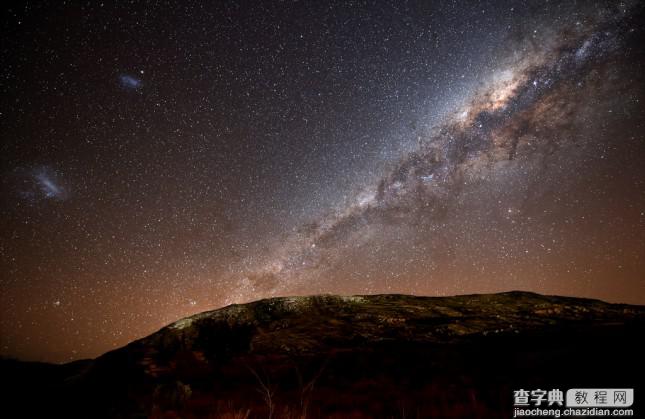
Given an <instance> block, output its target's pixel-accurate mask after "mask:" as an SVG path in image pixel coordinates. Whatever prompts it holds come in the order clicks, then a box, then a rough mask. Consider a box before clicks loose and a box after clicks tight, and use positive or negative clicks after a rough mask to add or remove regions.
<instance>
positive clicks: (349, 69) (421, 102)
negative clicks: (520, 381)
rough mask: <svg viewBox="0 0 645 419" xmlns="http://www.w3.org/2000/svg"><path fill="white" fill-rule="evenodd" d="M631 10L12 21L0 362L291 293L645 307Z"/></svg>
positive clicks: (326, 6)
mask: <svg viewBox="0 0 645 419" xmlns="http://www.w3.org/2000/svg"><path fill="white" fill-rule="evenodd" d="M642 18H643V10H642V6H641V5H639V4H638V3H637V2H634V3H632V2H624V3H609V4H605V3H602V2H593V3H592V2H584V3H581V4H574V3H573V2H539V3H533V2H510V1H509V2H506V1H491V2H456V1H455V2H453V1H440V2H401V1H391V2H389V1H383V2H360V1H359V2H338V3H337V2H248V3H245V2H242V3H237V2H236V3H230V4H207V3H204V4H202V3H197V2H180V3H178V4H154V5H152V4H148V3H145V2H134V3H132V4H127V5H126V4H119V5H112V4H107V2H106V3H90V4H85V5H76V4H66V3H58V2H52V3H51V4H41V5H33V4H27V5H21V6H16V7H11V8H9V9H8V13H6V14H5V17H4V18H3V19H4V21H3V32H4V33H3V36H2V39H3V44H2V47H1V48H2V50H1V54H2V62H3V66H2V69H1V70H0V74H1V78H0V92H2V96H3V98H4V100H3V101H2V102H1V103H2V104H1V105H0V121H2V124H1V126H2V128H1V131H0V132H1V135H2V149H1V153H0V154H1V159H2V195H3V200H2V205H1V206H0V211H1V214H2V242H1V246H0V257H1V259H0V262H1V264H2V276H1V278H0V286H1V287H2V294H1V295H0V353H1V354H2V355H3V356H14V357H19V358H22V359H33V360H45V361H54V362H64V361H69V360H73V359H79V358H83V357H90V356H96V355H98V354H101V353H103V352H105V351H108V350H110V349H113V348H115V347H118V346H121V345H124V344H126V343H128V342H129V341H131V340H133V339H136V338H138V337H141V336H144V335H146V334H148V333H151V332H153V331H155V330H157V329H158V328H160V327H162V326H164V325H166V324H168V323H171V322H173V321H175V320H177V319H178V318H181V317H183V316H187V315H190V314H194V313H197V312H200V311H204V310H209V309H213V308H217V307H221V306H224V305H227V304H231V303H241V302H246V301H251V300H256V299H259V298H266V297H271V296H278V295H297V294H314V293H339V294H356V293H406V294H419V295H451V294H464V293H487V292H499V291H507V290H516V289H521V290H529V291H535V292H539V293H545V294H563V295H574V296H581V297H591V298H600V299H604V300H608V301H612V302H627V303H637V304H645V275H644V272H645V164H644V162H645V138H644V137H643V132H645V130H644V129H643V128H644V122H645V118H644V114H643V110H644V107H643V100H644V98H643V91H645V89H643V87H644V82H645V78H644V76H643V74H645V72H644V70H645V68H644V64H645V60H644V58H645V56H644V49H643V45H645V44H644V43H643V42H642V40H643V33H642V31H643V29H642V24H641V22H642Z"/></svg>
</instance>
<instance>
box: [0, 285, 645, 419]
mask: <svg viewBox="0 0 645 419" xmlns="http://www.w3.org/2000/svg"><path fill="white" fill-rule="evenodd" d="M644 332H645V307H641V306H628V305H617V304H607V303H603V302H600V301H596V300H586V299H577V298H565V297H551V296H542V295H537V294H531V293H524V292H510V293H503V294H494V295H469V296H458V297H447V298H429V297H413V296H406V295H377V296H356V297H337V296H315V297H292V298H274V299H268V300H262V301H258V302H254V303H250V304H244V305H232V306H229V307H226V308H223V309H220V310H214V311H210V312H205V313H201V314H198V315H195V316H192V317H189V318H186V319H182V320H179V321H177V322H176V323H174V324H171V325H169V326H167V327H165V328H163V329H161V330H160V331H158V332H157V333H154V334H152V335H150V336H148V337H146V338H143V339H140V340H137V341H135V342H132V343H131V344H129V345H128V346H126V347H124V348H121V349H117V350H115V351H112V352H109V353H106V354H105V355H102V356H100V357H98V358H96V359H94V360H88V361H77V362H75V363H71V364H66V365H49V364H38V363H24V362H18V361H11V360H4V361H2V363H1V365H2V369H1V371H0V372H1V381H2V389H0V391H1V394H2V405H3V410H4V411H5V412H6V411H8V412H16V413H15V416H11V417H88V418H95V417H96V418H99V417H128V418H129V417H155V418H179V417H181V418H196V417H212V418H267V417H274V418H304V417H307V418H318V417H338V418H341V417H343V418H345V417H353V418H363V417H384V418H385V417H391V418H417V417H419V418H421V417H423V418H426V417H442V418H447V417H491V418H499V417H511V415H512V410H513V390H517V389H520V388H523V389H529V390H530V389H538V388H540V389H548V390H550V389H553V388H559V389H561V390H562V391H566V389H567V388H574V387H577V388H580V387H588V388H594V387H595V388H598V387H600V388H603V387H604V388H611V387H618V388H625V387H635V388H636V390H635V400H636V401H635V404H634V406H633V408H634V410H635V415H636V417H638V415H639V412H640V414H645V407H643V408H642V409H641V408H640V406H642V405H643V403H642V397H641V395H643V394H645V393H642V392H641V391H639V390H641V389H642V387H643V385H642V384H643V382H644V379H643V377H644V375H643V373H644V368H643V366H644V364H645V362H644V360H643V357H644V355H643V354H645V339H643V336H644V335H645V333H644ZM639 399H640V400H639ZM639 402H640V403H639ZM3 416H4V415H3ZM7 417H9V416H7Z"/></svg>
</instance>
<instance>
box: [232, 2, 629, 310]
mask: <svg viewBox="0 0 645 419" xmlns="http://www.w3.org/2000/svg"><path fill="white" fill-rule="evenodd" d="M622 19H626V17H625V13H624V11H623V13H620V12H618V13H616V14H613V15H605V16H602V17H601V18H599V20H600V21H598V22H594V24H592V25H589V24H587V25H584V26H582V27H581V26H580V24H579V23H578V25H575V24H574V22H571V21H567V22H564V23H563V24H562V26H563V27H567V29H562V28H558V27H556V28H549V30H550V31H549V33H548V35H547V37H545V38H543V37H539V38H540V39H537V40H536V39H535V38H536V37H535V36H531V37H529V39H524V40H521V41H520V42H518V43H516V44H514V46H513V48H514V49H515V51H521V53H518V54H516V57H514V58H513V59H511V60H509V62H506V63H503V64H502V65H501V66H500V68H499V70H498V72H499V74H501V76H498V77H493V78H492V80H488V81H486V83H485V85H484V86H482V87H481V88H480V89H479V90H478V91H476V92H474V95H473V98H472V99H470V100H469V101H468V102H467V103H466V105H465V106H464V107H463V108H460V109H456V110H455V111H454V112H453V114H452V115H449V117H448V118H446V120H445V121H444V122H443V123H442V124H440V125H439V126H438V127H436V128H434V129H433V131H432V132H430V133H429V134H427V135H426V136H424V137H423V138H422V139H421V141H420V142H419V145H418V148H417V149H416V150H414V151H413V152H410V153H409V154H408V155H406V156H405V157H403V158H402V159H401V160H400V161H399V162H398V163H397V164H395V165H394V167H393V168H392V169H391V170H390V171H389V172H387V173H386V175H385V176H384V177H382V178H381V179H379V180H378V181H377V182H375V184H373V185H368V186H367V187H366V188H365V190H363V191H361V193H359V194H357V195H356V196H354V197H353V199H352V200H351V202H350V204H349V205H346V206H342V207H340V208H338V209H336V210H335V211H334V212H333V213H332V214H331V215H330V216H328V217H326V218H323V219H320V220H316V221H315V222H314V223H312V224H310V225H307V226H304V227H303V229H301V230H299V231H297V232H296V233H295V234H293V235H290V237H289V239H288V240H287V243H286V244H285V245H282V246H280V245H278V246H277V247H278V249H279V250H278V251H277V253H276V254H273V253H272V254H271V255H270V256H269V258H268V262H264V264H261V266H260V268H258V269H257V270H251V273H249V274H244V273H245V272H244V269H241V272H242V273H243V277H242V279H241V280H240V286H239V287H238V288H237V292H236V293H235V294H234V295H235V298H234V299H233V300H232V301H236V300H239V299H242V300H252V299H254V298H255V296H256V295H257V294H258V292H260V293H262V294H268V295H284V294H285V293H287V294H289V293H293V292H301V293H305V294H306V293H308V292H310V291H309V290H310V289H311V288H312V286H313V287H314V289H316V288H319V289H320V290H321V291H324V290H325V289H328V287H329V282H333V281H335V280H336V278H337V277H338V276H339V275H346V274H342V273H338V272H335V270H336V269H337V266H338V265H341V266H342V268H341V269H339V270H340V272H343V269H350V271H352V270H354V272H352V273H353V275H354V276H356V277H358V280H356V279H354V280H352V282H351V285H349V286H348V289H350V290H353V291H354V290H355V292H375V290H376V291H378V292H388V291H391V290H396V291H397V292H406V290H409V289H410V285H409V282H410V281H411V280H412V281H413V282H414V287H412V289H413V290H419V289H427V290H428V291H426V292H428V293H432V292H433V290H434V291H435V292H436V290H443V289H448V290H451V289H452V287H450V286H446V285H445V280H443V281H442V280H441V278H436V279H435V276H437V275H436V274H433V273H432V272H433V271H435V270H436V269H437V268H438V267H437V264H438V263H439V262H438V261H435V257H437V259H440V258H441V254H442V253H446V247H448V246H455V247H456V246H458V243H460V242H461V240H464V239H465V242H466V243H464V246H465V247H467V248H468V246H469V245H470V244H471V243H470V242H471V240H472V239H471V238H469V237H467V236H468V235H472V236H476V237H477V240H481V241H484V242H485V241H487V238H489V237H495V233H496V231H497V232H500V231H502V230H503V229H505V228H508V223H509V222H510V223H512V224H515V223H516V222H517V221H515V220H514V219H515V218H518V217H520V216H521V217H523V218H524V217H528V219H529V220H531V217H535V220H532V222H540V220H539V219H540V218H548V217H549V215H548V210H543V214H539V213H536V214H534V215H532V216H529V215H528V214H532V213H534V211H531V208H530V207H531V205H536V203H534V202H531V201H535V200H537V199H539V198H541V197H544V195H545V193H546V194H554V195H555V196H556V197H557V193H558V190H566V188H570V187H573V186H571V185H573V184H575V181H576V179H567V178H568V177H571V176H575V173H576V170H578V168H579V167H580V166H583V165H584V164H585V162H583V161H581V160H584V159H588V158H593V157H591V156H593V155H594V154H596V156H598V154H597V153H602V151H601V150H602V149H603V148H605V147H607V144H606V141H607V140H608V139H607V138H606V137H604V136H603V137H600V136H599V135H598V134H597V131H596V130H598V129H601V130H603V129H606V128H604V127H603V126H602V125H604V124H602V123H601V124H600V126H599V125H598V124H596V123H594V122H593V121H592V120H591V119H590V117H589V115H590V114H595V115H598V116H599V117H600V118H604V119H606V120H611V115H602V113H603V112H606V113H609V114H611V112H612V106H615V105H616V104H617V103H618V104H619V105H620V106H622V107H628V108H629V111H630V112H640V108H639V101H638V100H632V102H631V103H629V102H627V103H625V102H624V101H623V100H622V99H623V96H617V95H621V94H623V95H625V94H628V92H629V89H630V87H629V86H628V85H626V84H625V83H622V82H621V80H620V74H619V73H617V72H618V71H620V69H617V68H611V65H614V66H615V65H616V62H615V60H616V59H617V58H618V57H617V55H618V54H621V53H622V51H621V47H624V43H625V42H628V40H629V36H630V32H632V31H633V29H632V27H631V26H630V25H629V24H626V22H624V21H623V20H622ZM569 25H572V26H573V29H570V28H569V27H568V26H569ZM610 140H611V139H610ZM632 140H633V138H632ZM600 157H602V156H600ZM586 164H588V163H586ZM563 166H566V169H565V170H564V171H563V170H562V167H563ZM583 170H584V169H583ZM563 172H564V173H563ZM537 205H539V203H537ZM456 220H460V221H459V222H460V223H461V222H464V223H469V221H470V222H472V220H475V223H474V224H475V225H473V226H470V225H467V226H464V225H463V224H462V225H455V224H454V223H455V221H456ZM461 220H463V221H461ZM515 229H517V231H521V229H522V227H519V226H518V227H516V226H512V227H511V231H512V233H511V234H507V233H503V234H502V235H503V237H508V236H510V237H511V238H510V239H508V241H509V243H508V244H507V246H508V247H509V248H511V249H512V248H516V247H518V243H517V237H516V236H515V235H514V234H513V233H514V231H513V230H515ZM482 230H483V232H484V234H483V235H482ZM528 231H531V228H530V227H529V228H528ZM514 236H515V237H514ZM393 237H394V238H396V241H395V242H394V243H393ZM504 240H506V239H502V245H501V249H502V253H506V252H505V250H504V249H506V246H504V244H503V242H504ZM491 241H492V240H491ZM488 244H489V245H490V244H492V243H488ZM535 244H536V243H533V244H531V243H529V242H528V240H527V243H526V247H527V249H528V248H529V247H533V246H532V245H535ZM482 245H484V246H485V245H486V243H479V244H477V245H476V246H477V247H479V246H482ZM495 245H497V243H495ZM392 246H395V247H396V248H395V249H392ZM399 246H400V247H399ZM546 246H548V247H546ZM560 246H561V245H560V244H558V243H557V242H556V241H555V240H552V241H551V242H550V243H549V242H548V241H547V242H546V243H540V247H542V248H543V249H542V250H544V249H546V251H547V252H549V253H550V252H554V251H555V250H554V248H557V247H560ZM520 247H521V245H520ZM477 251H480V250H477ZM408 252H410V253H413V254H415V256H414V258H413V260H414V259H416V260H415V261H414V262H412V264H421V266H422V268H421V269H418V268H417V267H415V266H411V267H405V268H403V269H402V267H401V264H400V261H401V258H404V257H405V254H406V253H408ZM419 252H421V253H422V254H423V255H419V254H418V253H419ZM529 252H530V251H529V250H525V253H529ZM393 255H395V256H393ZM503 256H504V257H502V259H506V258H508V257H509V255H508V254H504V255H503ZM453 257H455V256H453ZM464 257H465V258H468V256H467V255H464ZM511 257H512V256H511ZM519 257H521V258H526V259H530V258H529V257H528V256H523V255H520V256H519ZM392 259H393V261H392ZM368 260H369V261H370V262H369V264H373V265H374V266H377V267H380V266H382V265H386V266H388V265H389V268H390V269H391V272H390V273H389V275H391V276H392V280H391V281H385V282H384V281H383V277H388V273H385V274H384V273H383V272H379V269H380V268H376V269H375V272H372V273H370V270H369V269H367V270H366V269H365V268H366V267H365V266H364V264H365V263H366V262H365V261H368ZM483 260H488V261H490V259H483ZM352 266H355V268H352ZM484 266H485V264H482V270H484V269H485V267H484ZM366 271H367V272H368V273H365V272H366ZM536 271H539V269H536ZM491 274H492V275H503V274H502V273H500V272H495V271H493V272H492V273H491V272H489V273H487V275H491ZM400 277H404V280H403V281H404V283H405V285H404V286H401V284H400V282H401V278H400ZM514 277H515V275H513V276H512V278H511V281H508V282H506V283H505V285H502V286H501V288H502V289H503V288H504V287H508V288H513V287H515V286H516V285H515V283H514V282H512V281H514V279H515V278H514ZM518 280H519V283H520V284H525V282H522V279H521V278H518ZM531 280H533V279H531ZM421 281H423V282H426V285H425V286H420V285H419V283H420V282H421ZM450 281H454V284H459V285H456V286H455V288H454V289H455V290H456V291H458V292H476V291H477V290H479V289H486V286H485V285H483V284H481V283H479V282H478V280H477V278H476V277H473V276H472V275H464V278H463V279H462V281H465V282H466V283H465V284H464V283H461V281H459V279H457V278H452V277H451V279H450ZM312 282H313V284H312ZM397 282H398V284H397ZM435 282H438V283H439V284H441V285H439V286H437V285H438V284H436V283H435ZM523 286H525V285H523ZM523 286H522V287H523ZM341 287H343V285H341ZM497 287H498V286H496V287H495V288H497Z"/></svg>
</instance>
